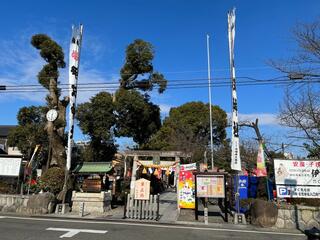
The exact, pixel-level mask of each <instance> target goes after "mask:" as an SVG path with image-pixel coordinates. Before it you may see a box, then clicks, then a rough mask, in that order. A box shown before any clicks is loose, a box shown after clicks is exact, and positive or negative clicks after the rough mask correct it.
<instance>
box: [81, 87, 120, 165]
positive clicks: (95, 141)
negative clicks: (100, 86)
mask: <svg viewBox="0 0 320 240" xmlns="http://www.w3.org/2000/svg"><path fill="white" fill-rule="evenodd" d="M77 119H78V121H79V126H80V129H81V130H82V132H83V133H85V134H87V135H89V136H90V139H91V141H90V145H89V146H88V147H87V148H86V149H85V151H86V153H85V154H84V156H86V157H85V159H84V160H85V161H110V160H112V157H113V155H114V153H115V152H116V150H117V149H116V146H115V145H114V138H113V133H112V131H111V128H112V127H113V126H114V124H115V121H116V117H115V115H114V104H113V101H112V96H111V94H110V93H107V92H100V93H98V94H97V95H95V96H94V97H92V98H91V99H90V101H89V102H86V103H82V104H80V105H79V106H78V111H77Z"/></svg>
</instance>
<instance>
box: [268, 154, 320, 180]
mask: <svg viewBox="0 0 320 240" xmlns="http://www.w3.org/2000/svg"><path fill="white" fill-rule="evenodd" d="M274 172H275V178H276V184H277V185H304V186H305V185H308V186H319V185H320V160H280V159H275V160H274Z"/></svg>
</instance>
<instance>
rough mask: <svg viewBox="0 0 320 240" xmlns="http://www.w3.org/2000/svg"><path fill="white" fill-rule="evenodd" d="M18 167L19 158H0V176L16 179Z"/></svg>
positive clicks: (19, 165) (18, 172)
mask: <svg viewBox="0 0 320 240" xmlns="http://www.w3.org/2000/svg"><path fill="white" fill-rule="evenodd" d="M20 167H21V158H13V157H0V176H11V177H18V176H19V174H20Z"/></svg>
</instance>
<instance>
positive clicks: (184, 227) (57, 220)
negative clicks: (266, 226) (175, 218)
mask: <svg viewBox="0 0 320 240" xmlns="http://www.w3.org/2000/svg"><path fill="white" fill-rule="evenodd" d="M7 218H11V219H21V220H33V221H48V222H71V223H89V224H105V225H125V226H141V227H153V228H171V229H189V230H201V231H219V232H240V233H256V234H269V235H287V236H305V235H304V234H302V233H288V232H269V231H257V230H242V229H229V228H206V227H192V226H177V225H164V224H159V225H155V224H148V223H128V222H111V221H110V222H103V221H84V220H73V219H70V220H69V219H50V218H31V217H11V216H8V217H7Z"/></svg>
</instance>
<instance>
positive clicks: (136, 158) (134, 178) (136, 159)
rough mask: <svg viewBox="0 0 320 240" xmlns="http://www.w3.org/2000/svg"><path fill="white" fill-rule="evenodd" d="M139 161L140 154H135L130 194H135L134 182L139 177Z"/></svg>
mask: <svg viewBox="0 0 320 240" xmlns="http://www.w3.org/2000/svg"><path fill="white" fill-rule="evenodd" d="M137 161H138V156H137V155H134V157H133V163H132V174H131V183H130V195H134V184H135V182H136V178H137V171H136V170H137Z"/></svg>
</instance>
